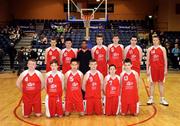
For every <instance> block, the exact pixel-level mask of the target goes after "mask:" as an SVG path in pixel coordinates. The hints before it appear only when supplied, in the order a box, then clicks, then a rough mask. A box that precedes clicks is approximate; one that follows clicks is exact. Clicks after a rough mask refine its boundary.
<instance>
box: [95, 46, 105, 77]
mask: <svg viewBox="0 0 180 126" xmlns="http://www.w3.org/2000/svg"><path fill="white" fill-rule="evenodd" d="M92 56H93V58H94V59H95V60H96V62H97V70H99V71H100V72H101V73H102V74H103V76H104V77H105V76H106V75H107V47H106V46H104V45H103V46H102V47H101V48H99V47H98V46H97V45H96V46H94V47H93V48H92Z"/></svg>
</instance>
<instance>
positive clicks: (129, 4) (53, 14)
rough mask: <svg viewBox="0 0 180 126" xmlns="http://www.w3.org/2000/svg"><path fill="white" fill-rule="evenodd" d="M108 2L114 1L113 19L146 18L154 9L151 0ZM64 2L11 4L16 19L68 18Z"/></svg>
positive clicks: (21, 0) (26, 0) (41, 0)
mask: <svg viewBox="0 0 180 126" xmlns="http://www.w3.org/2000/svg"><path fill="white" fill-rule="evenodd" d="M17 1H18V4H17ZM108 2H109V3H114V13H109V19H111V20H115V19H117V20H118V19H122V20H123V19H144V17H145V16H146V15H148V14H152V11H153V10H152V8H153V2H152V1H149V0H108ZM64 3H67V0H16V1H15V0H11V2H10V5H11V8H12V10H13V11H12V12H13V14H14V18H16V19H66V13H64V7H63V6H64ZM14 5H15V6H14Z"/></svg>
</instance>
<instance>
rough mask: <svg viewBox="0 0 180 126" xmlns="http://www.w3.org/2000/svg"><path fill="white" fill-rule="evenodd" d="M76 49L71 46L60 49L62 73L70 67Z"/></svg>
mask: <svg viewBox="0 0 180 126" xmlns="http://www.w3.org/2000/svg"><path fill="white" fill-rule="evenodd" d="M76 56H77V49H73V48H71V49H70V50H67V49H66V48H65V49H63V50H62V73H63V74H65V73H66V72H67V71H68V70H70V69H71V66H70V63H71V59H72V58H76Z"/></svg>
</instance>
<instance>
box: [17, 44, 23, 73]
mask: <svg viewBox="0 0 180 126" xmlns="http://www.w3.org/2000/svg"><path fill="white" fill-rule="evenodd" d="M24 51H25V48H24V47H21V49H20V51H18V54H17V61H18V72H17V76H19V75H20V74H21V73H22V71H24V65H25V55H24Z"/></svg>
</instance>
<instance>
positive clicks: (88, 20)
mask: <svg viewBox="0 0 180 126" xmlns="http://www.w3.org/2000/svg"><path fill="white" fill-rule="evenodd" d="M92 18H93V16H92V15H83V16H82V19H83V22H84V27H85V28H90V23H91V19H92Z"/></svg>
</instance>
